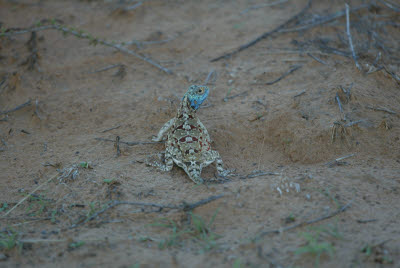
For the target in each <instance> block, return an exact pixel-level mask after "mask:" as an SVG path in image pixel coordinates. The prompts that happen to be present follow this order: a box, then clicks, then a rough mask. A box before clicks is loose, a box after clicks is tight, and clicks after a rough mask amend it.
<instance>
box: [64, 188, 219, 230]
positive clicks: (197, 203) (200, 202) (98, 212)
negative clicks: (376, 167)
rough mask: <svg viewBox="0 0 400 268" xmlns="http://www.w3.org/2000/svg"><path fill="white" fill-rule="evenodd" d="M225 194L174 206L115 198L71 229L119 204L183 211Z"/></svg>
mask: <svg viewBox="0 0 400 268" xmlns="http://www.w3.org/2000/svg"><path fill="white" fill-rule="evenodd" d="M223 196H224V195H217V196H211V197H208V198H206V199H203V200H200V201H198V202H196V203H192V204H190V203H185V202H183V204H182V205H178V206H176V205H175V206H174V205H162V204H155V203H142V202H128V201H118V200H115V201H113V202H112V203H111V204H110V205H108V206H107V207H105V208H103V209H101V210H99V211H97V212H96V213H95V214H93V215H92V216H91V217H89V218H87V219H86V220H85V221H83V222H80V223H75V224H73V225H72V226H71V227H70V229H73V228H76V227H78V226H79V225H82V224H85V223H87V222H89V221H91V220H93V219H95V218H97V217H98V216H99V215H101V214H103V213H104V212H106V211H107V210H108V209H110V208H113V207H116V206H119V205H131V206H143V207H156V208H159V210H158V211H161V210H162V209H165V208H167V209H178V210H183V211H188V210H193V209H195V208H197V207H199V206H202V205H205V204H208V203H210V202H212V201H214V200H217V199H220V198H221V197H223Z"/></svg>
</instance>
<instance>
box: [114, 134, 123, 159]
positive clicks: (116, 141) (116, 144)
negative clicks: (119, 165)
mask: <svg viewBox="0 0 400 268" xmlns="http://www.w3.org/2000/svg"><path fill="white" fill-rule="evenodd" d="M120 139H121V138H120V137H119V136H117V137H116V138H115V142H114V146H115V148H116V149H117V157H119V156H120V155H121V150H120V149H119V142H120Z"/></svg>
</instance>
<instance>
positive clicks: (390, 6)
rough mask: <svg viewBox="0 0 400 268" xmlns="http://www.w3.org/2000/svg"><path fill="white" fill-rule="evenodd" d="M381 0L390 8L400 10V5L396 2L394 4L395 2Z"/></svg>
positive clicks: (380, 0)
mask: <svg viewBox="0 0 400 268" xmlns="http://www.w3.org/2000/svg"><path fill="white" fill-rule="evenodd" d="M379 2H381V3H383V4H384V5H385V6H387V7H388V8H390V9H392V10H394V11H396V12H400V7H397V6H395V4H393V3H389V2H387V1H384V0H379Z"/></svg>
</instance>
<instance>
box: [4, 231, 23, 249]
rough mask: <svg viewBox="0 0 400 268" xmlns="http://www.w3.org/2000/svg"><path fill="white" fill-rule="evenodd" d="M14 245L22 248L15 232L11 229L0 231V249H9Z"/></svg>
mask: <svg viewBox="0 0 400 268" xmlns="http://www.w3.org/2000/svg"><path fill="white" fill-rule="evenodd" d="M15 247H19V248H22V243H20V242H19V241H18V234H17V232H15V231H13V230H11V231H6V232H3V233H0V250H11V249H13V248H15Z"/></svg>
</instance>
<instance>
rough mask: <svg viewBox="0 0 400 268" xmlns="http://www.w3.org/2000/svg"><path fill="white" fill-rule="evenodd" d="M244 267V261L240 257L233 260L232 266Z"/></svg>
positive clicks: (233, 267) (234, 267) (235, 267)
mask: <svg viewBox="0 0 400 268" xmlns="http://www.w3.org/2000/svg"><path fill="white" fill-rule="evenodd" d="M242 267H243V265H242V262H241V261H240V259H239V258H238V259H236V260H235V261H234V262H233V265H232V268H242Z"/></svg>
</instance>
